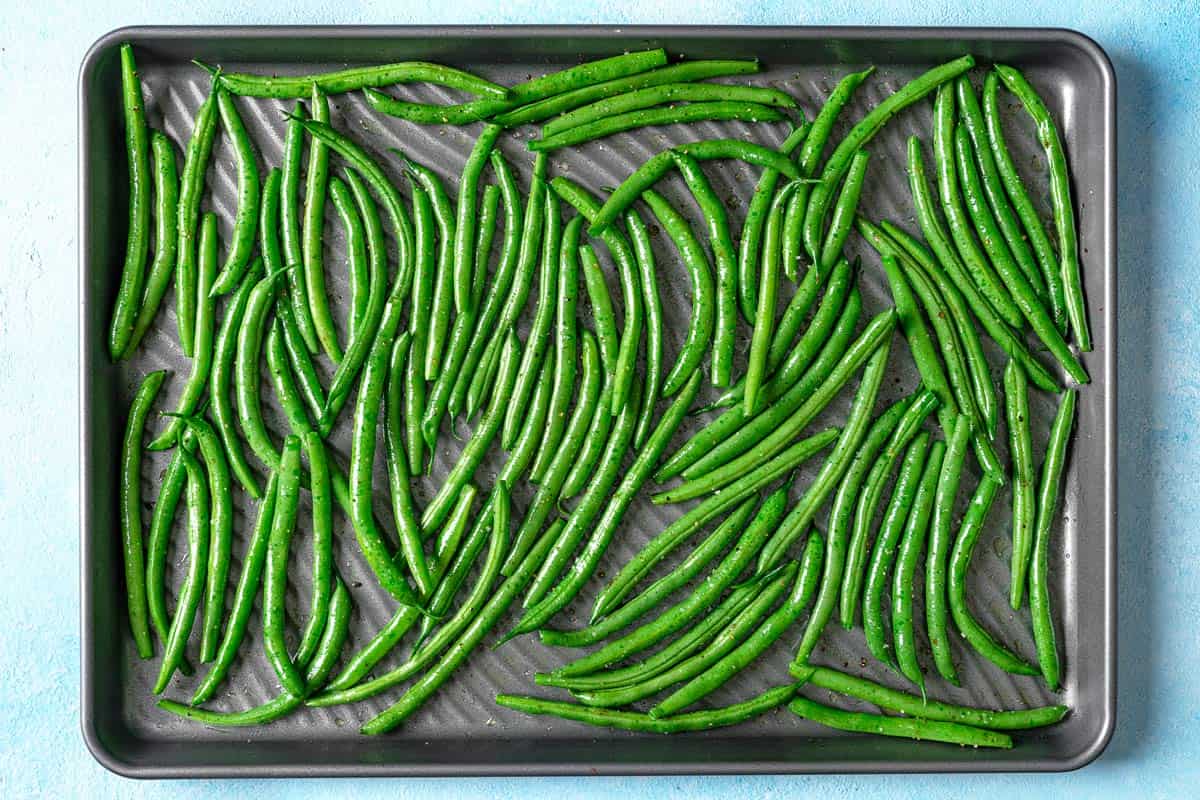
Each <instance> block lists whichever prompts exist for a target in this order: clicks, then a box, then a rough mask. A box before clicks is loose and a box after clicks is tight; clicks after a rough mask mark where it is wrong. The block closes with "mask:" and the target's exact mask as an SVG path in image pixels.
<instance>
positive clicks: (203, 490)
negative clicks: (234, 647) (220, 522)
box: [154, 447, 209, 694]
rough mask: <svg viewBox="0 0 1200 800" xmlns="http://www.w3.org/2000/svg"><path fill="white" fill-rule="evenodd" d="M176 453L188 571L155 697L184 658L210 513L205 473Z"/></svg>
mask: <svg viewBox="0 0 1200 800" xmlns="http://www.w3.org/2000/svg"><path fill="white" fill-rule="evenodd" d="M178 452H179V457H180V459H181V460H182V462H183V467H184V469H185V470H186V471H187V510H188V524H187V532H188V533H187V535H188V571H187V577H186V578H184V583H183V588H182V589H180V591H179V598H178V601H177V603H176V608H175V616H174V618H173V619H172V620H171V629H170V632H169V633H168V634H167V642H166V644H165V645H164V646H163V657H162V661H161V663H160V665H159V669H158V677H157V678H156V679H155V681H154V694H162V692H163V689H165V688H167V682H168V681H170V680H171V675H173V674H174V672H175V670H176V668H177V667H178V666H179V663H180V661H182V659H183V651H184V650H185V649H186V648H187V640H188V636H189V634H191V632H192V623H193V621H194V620H195V618H196V609H197V608H198V607H199V606H200V599H201V597H202V595H203V594H204V571H205V569H206V567H207V564H208V532H209V511H208V489H207V487H206V486H205V482H204V470H203V469H202V468H201V467H200V463H199V462H198V461H196V458H195V457H194V456H193V455H192V454H191V453H189V452H188V450H187V448H186V447H181V448H179V450H178Z"/></svg>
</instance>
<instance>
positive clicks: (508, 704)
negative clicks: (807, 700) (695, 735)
mask: <svg viewBox="0 0 1200 800" xmlns="http://www.w3.org/2000/svg"><path fill="white" fill-rule="evenodd" d="M795 691H796V689H795V687H793V686H779V687H776V688H774V689H768V690H767V691H765V692H763V693H762V694H760V695H758V696H756V697H753V698H751V699H750V700H745V701H743V702H741V703H736V704H734V705H731V706H724V707H723V708H713V709H706V710H704V711H695V712H692V713H691V714H680V715H679V716H677V717H671V718H669V719H654V718H653V717H650V716H648V715H646V714H640V713H637V712H635V711H616V710H613V709H610V708H589V707H587V706H584V705H579V704H577V703H563V702H558V701H554V700H542V699H539V698H535V697H520V696H517V695H511V694H500V695H496V702H497V703H498V704H499V705H502V706H504V707H505V708H511V709H513V710H515V711H520V712H522V713H525V714H542V715H549V716H553V717H559V718H561V719H567V720H571V721H573V722H582V723H584V724H586V725H597V726H600V727H602V728H617V729H620V730H627V731H637V732H639V733H661V734H670V733H681V732H683V731H706V730H711V729H713V728H723V727H727V726H729V725H737V724H740V723H742V722H747V721H749V720H752V719H754V718H756V717H759V716H761V715H763V714H765V713H766V712H768V711H770V710H771V709H773V708H778V707H779V706H781V705H783V704H784V703H786V702H787V701H788V699H789V698H791V697H792V696H793V695H794V694H795Z"/></svg>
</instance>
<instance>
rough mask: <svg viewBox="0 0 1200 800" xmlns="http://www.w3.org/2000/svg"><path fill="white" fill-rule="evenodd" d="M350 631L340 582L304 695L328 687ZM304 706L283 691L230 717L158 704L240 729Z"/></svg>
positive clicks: (346, 600)
mask: <svg viewBox="0 0 1200 800" xmlns="http://www.w3.org/2000/svg"><path fill="white" fill-rule="evenodd" d="M349 630H350V592H349V590H347V589H346V585H345V584H344V583H342V581H341V579H338V581H337V586H336V587H335V588H334V591H333V600H332V601H331V602H330V604H329V624H328V625H326V626H325V632H324V633H322V634H321V643H320V644H319V645H318V647H317V654H316V656H315V657H314V658H313V661H312V664H310V665H309V667H308V672H307V675H306V677H305V688H304V693H305V694H309V693H311V692H314V691H316V690H317V689H318V688H320V687H321V685H322V684H324V683H325V679H326V678H327V677H328V676H329V673H330V672H331V671H333V668H334V667H335V666H336V665H337V660H338V657H339V656H340V655H341V653H342V646H343V645H344V644H345V643H346V634H347V633H348V632H349ZM303 703H304V697H303V696H302V695H301V696H297V695H293V694H291V693H289V692H287V691H284V692H282V693H281V694H279V695H276V696H275V697H274V698H273V699H271V700H268V701H267V702H265V703H263V704H261V705H259V706H256V707H254V708H250V709H247V710H245V711H234V712H229V713H226V712H221V711H208V710H206V709H203V708H193V707H191V706H185V705H183V704H182V703H176V702H175V701H173V700H159V701H158V707H159V708H161V709H163V710H165V711H170V712H171V713H172V714H178V715H179V716H181V717H184V718H185V719H190V720H193V721H195V722H202V723H204V724H205V725H214V726H218V727H238V726H247V725H265V724H267V723H269V722H274V721H275V720H277V719H279V718H281V717H284V716H286V715H287V714H290V713H291V712H292V711H295V710H296V709H297V708H299V707H300V706H301V705H302V704H303Z"/></svg>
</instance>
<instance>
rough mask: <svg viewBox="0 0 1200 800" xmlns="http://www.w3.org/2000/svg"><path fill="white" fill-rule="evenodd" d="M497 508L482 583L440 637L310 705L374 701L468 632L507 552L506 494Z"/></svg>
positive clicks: (438, 635)
mask: <svg viewBox="0 0 1200 800" xmlns="http://www.w3.org/2000/svg"><path fill="white" fill-rule="evenodd" d="M502 486H503V484H499V483H498V484H497V488H500V487H502ZM494 507H495V509H496V510H495V517H496V518H495V520H494V521H493V523H492V524H491V525H489V526H488V528H489V530H490V532H491V533H490V536H489V544H488V552H487V557H486V558H485V559H484V563H483V568H482V569H481V570H480V573H479V579H478V580H477V581H476V582H475V587H474V588H473V589H472V590H471V594H470V595H469V596H468V597H467V599H466V600H464V601H463V604H462V606H461V607H460V608H459V609H458V611H456V612H455V614H454V616H453V617H452V618H451V619H450V620H448V621H447V622H446V624H445V625H443V626H442V627H441V628H439V629H438V631H437V633H435V634H434V635H433V638H432V639H429V640H428V641H427V642H426V643H425V644H424V646H418V647H417V648H415V649H414V651H413V654H412V655H411V656H409V658H408V660H407V661H405V662H404V663H403V664H401V665H400V666H398V667H395V668H394V669H391V670H389V671H388V672H386V673H384V674H383V675H380V676H378V677H376V678H372V679H371V680H369V681H364V682H363V683H360V684H357V685H356V686H353V687H351V688H348V689H343V690H341V691H336V692H332V691H326V692H324V693H322V694H320V695H317V696H316V697H312V698H309V700H308V701H307V702H308V705H310V706H316V707H323V706H332V705H340V704H342V703H355V702H358V701H360V700H365V699H367V698H368V697H374V696H375V695H377V694H379V693H380V692H383V691H386V690H387V689H390V688H391V687H393V686H396V685H398V684H400V683H403V682H404V681H406V680H408V679H409V678H411V677H413V676H414V675H417V674H418V673H419V672H420V671H421V670H423V669H425V668H427V667H428V666H429V665H430V664H432V663H433V662H434V660H435V659H436V658H437V657H438V655H439V654H440V653H441V652H442V651H443V650H444V649H445V648H446V647H447V646H449V645H450V643H451V642H453V641H454V639H455V638H456V637H457V636H458V635H459V634H461V633H462V632H463V630H464V629H466V627H467V625H469V624H470V622H471V620H472V619H473V618H474V617H475V615H476V614H478V613H479V611H480V610H481V609H482V608H483V606H484V604H485V603H486V602H487V599H488V596H489V593H490V592H491V590H492V585H493V584H494V583H495V582H496V577H497V576H498V575H499V573H500V562H501V561H502V560H503V559H504V549H505V546H506V545H507V544H508V526H507V525H506V524H504V522H505V521H506V520H505V516H506V514H507V510H508V498H507V493H505V494H504V499H503V500H502V501H501V502H498V503H496V504H495V506H494Z"/></svg>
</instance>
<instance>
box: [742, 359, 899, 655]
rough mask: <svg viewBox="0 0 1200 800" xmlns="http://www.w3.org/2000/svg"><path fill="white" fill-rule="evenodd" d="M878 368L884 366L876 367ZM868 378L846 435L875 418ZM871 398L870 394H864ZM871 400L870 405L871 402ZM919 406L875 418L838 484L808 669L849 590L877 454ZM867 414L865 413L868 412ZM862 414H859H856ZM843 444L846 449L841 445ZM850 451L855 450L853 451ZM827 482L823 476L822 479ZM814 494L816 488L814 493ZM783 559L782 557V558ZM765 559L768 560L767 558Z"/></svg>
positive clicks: (762, 565)
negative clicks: (858, 507)
mask: <svg viewBox="0 0 1200 800" xmlns="http://www.w3.org/2000/svg"><path fill="white" fill-rule="evenodd" d="M883 355H884V363H886V356H887V353H886V352H885V353H884V354H883ZM876 363H878V362H876ZM867 377H868V376H867V375H866V374H865V373H864V375H863V386H862V387H860V389H859V392H858V394H857V395H856V396H855V398H854V406H853V407H852V408H851V410H850V415H849V416H848V417H847V422H846V431H847V432H850V433H854V432H855V431H858V430H861V429H862V428H863V427H864V426H863V425H862V424H861V423H860V424H857V425H852V422H851V420H854V421H855V422H859V421H860V420H861V421H865V420H866V419H868V418H869V417H870V411H871V407H872V406H873V405H874V399H875V398H874V394H872V391H874V390H873V389H872V386H871V384H869V383H867ZM864 389H865V390H866V391H867V393H866V394H864V391H863V390H864ZM868 399H869V400H870V405H868V404H867V402H866V401H867V400H868ZM912 405H913V398H912V397H904V398H901V399H900V400H897V401H896V402H895V403H894V404H892V405H891V406H890V407H889V408H888V409H887V410H886V411H884V412H883V413H882V414H880V415H879V416H878V417H876V418H875V421H874V422H872V423H871V425H870V427H868V428H866V430H865V432H863V433H861V434H859V435H858V437H857V438H858V441H859V443H858V444H857V446H856V447H855V448H854V455H853V458H848V459H845V460H846V461H848V464H847V465H846V467H845V468H844V469H842V477H841V481H840V482H839V483H838V488H837V493H836V494H834V496H833V504H832V505H831V506H830V508H829V531H828V536H829V546H828V547H827V548H826V556H827V557H826V559H825V568H824V571H823V572H822V575H821V588H820V591H819V592H818V594H817V601H816V604H815V605H814V606H813V610H812V615H811V616H810V617H809V619H808V625H807V626H806V627H805V629H804V638H803V639H802V640H801V642H800V647H799V649H798V651H797V653H796V658H795V663H797V664H806V663H808V658H809V656H810V655H812V651H813V648H814V647H815V646H816V643H817V639H819V638H820V637H821V633H822V631H824V629H825V625H826V624H828V622H829V620H830V618H831V617H832V616H833V611H834V607H835V605H837V600H838V592H839V589H840V590H841V591H842V592H843V594H844V593H845V591H846V588H845V586H844V584H845V582H846V581H845V577H846V567H847V566H848V565H849V566H853V564H852V563H851V559H850V558H849V557H848V551H849V550H850V548H851V546H852V544H853V543H852V540H851V523H852V520H853V514H854V507H855V503H856V500H857V499H858V495H859V492H860V490H862V488H863V482H864V480H865V479H866V477H867V473H868V471H869V470H870V469H871V466H872V464H873V462H874V461H875V457H876V454H877V453H878V452H879V451H880V449H881V448H882V447H883V446H884V443H885V442H886V441H887V440H888V439H889V438H890V437H891V436H892V432H893V431H895V430H896V427H897V425H898V424H899V423H900V422H901V420H902V418H904V417H905V416H906V412H907V411H908V409H909V408H910V407H911V406H912ZM864 409H865V413H864V412H863V410H864ZM856 412H857V413H856ZM839 444H841V443H840V442H839ZM846 450H849V448H848V447H847V448H846ZM838 461H839V460H838V459H835V457H834V456H833V455H831V456H830V458H829V459H828V460H827V463H836V462H838ZM820 477H822V476H818V480H819V478H820ZM812 486H814V487H815V486H817V481H813V484H812ZM812 491H813V490H812V489H811V488H810V490H809V493H811V492H812ZM805 500H807V497H806V498H805V499H804V500H802V501H801V505H798V506H797V507H798V508H799V507H802V506H803V505H804V503H805ZM807 516H808V519H805V520H803V521H804V524H805V525H807V524H808V522H810V521H811V518H812V513H809V514H808V515H807ZM797 528H799V525H798V524H796V523H793V524H792V526H791V527H790V528H789V530H796V529H797ZM782 552H783V548H782V547H780V546H776V548H775V549H774V550H773V551H772V560H770V561H768V560H766V559H762V560H760V562H759V571H763V570H766V569H770V568H771V567H772V566H774V565H775V564H776V563H778V561H779V560H780V559H781V557H782V555H781V554H782ZM776 554H779V555H776ZM764 555H765V554H764Z"/></svg>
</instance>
